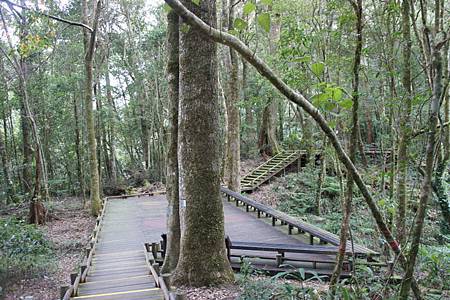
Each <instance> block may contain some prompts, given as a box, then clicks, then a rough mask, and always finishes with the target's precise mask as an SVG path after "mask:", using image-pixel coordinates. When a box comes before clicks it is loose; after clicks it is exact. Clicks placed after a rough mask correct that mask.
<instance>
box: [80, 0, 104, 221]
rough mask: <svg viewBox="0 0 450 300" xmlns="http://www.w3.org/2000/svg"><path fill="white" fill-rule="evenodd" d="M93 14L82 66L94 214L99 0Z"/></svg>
mask: <svg viewBox="0 0 450 300" xmlns="http://www.w3.org/2000/svg"><path fill="white" fill-rule="evenodd" d="M93 5H94V7H93V11H94V15H93V18H92V31H89V30H88V29H86V28H85V29H84V31H83V33H84V49H85V57H84V68H85V73H86V79H85V91H84V92H85V103H84V108H85V118H86V127H87V137H88V146H89V171H90V175H91V184H90V193H91V194H90V195H91V196H90V199H91V212H92V214H93V215H94V216H96V215H98V214H99V212H100V178H99V172H98V168H97V142H96V138H95V122H94V112H93V91H92V88H93V80H92V66H93V62H94V52H95V46H96V45H95V41H96V36H97V27H98V21H99V18H100V10H101V1H100V0H98V1H97V2H95V1H94V2H93ZM82 10H83V11H82V14H83V22H84V23H85V24H88V3H87V0H83V3H82Z"/></svg>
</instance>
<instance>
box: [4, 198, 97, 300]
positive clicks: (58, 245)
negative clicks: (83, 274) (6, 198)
mask: <svg viewBox="0 0 450 300" xmlns="http://www.w3.org/2000/svg"><path fill="white" fill-rule="evenodd" d="M47 209H48V211H49V213H50V215H51V218H50V220H49V221H47V223H46V224H45V225H44V226H41V227H40V229H41V230H42V231H43V234H44V236H45V237H46V239H48V240H49V241H50V243H51V247H52V250H53V254H54V255H53V257H52V260H51V262H50V264H49V265H48V266H47V268H44V269H43V270H41V271H39V272H38V273H37V274H36V273H34V274H28V275H26V274H17V275H16V276H15V278H16V279H15V280H13V281H10V282H8V283H7V285H5V286H7V288H6V290H5V295H4V299H6V300H13V299H20V300H48V299H52V300H54V299H58V297H59V287H60V286H61V285H66V284H67V283H68V282H69V274H70V273H71V272H73V271H74V270H76V268H77V267H78V265H79V263H80V260H81V254H82V253H81V251H82V249H83V246H84V245H85V244H86V243H87V240H88V237H89V234H90V233H91V232H92V230H93V228H94V224H95V218H94V217H92V216H91V215H90V212H89V210H87V209H83V207H82V204H81V200H80V199H79V198H74V197H68V198H61V199H53V200H52V202H51V203H49V204H47ZM27 213H28V206H19V207H14V208H11V207H10V208H8V210H7V211H2V212H0V218H1V217H6V216H8V217H11V216H16V217H21V218H25V219H26V216H27ZM2 285H3V283H2ZM5 286H4V287H5ZM0 297H1V296H0Z"/></svg>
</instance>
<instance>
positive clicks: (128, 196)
mask: <svg viewBox="0 0 450 300" xmlns="http://www.w3.org/2000/svg"><path fill="white" fill-rule="evenodd" d="M165 193H166V191H165V190H162V191H154V192H148V193H136V194H129V195H118V196H109V197H107V199H108V200H113V199H125V198H131V197H144V196H156V195H163V194H165Z"/></svg>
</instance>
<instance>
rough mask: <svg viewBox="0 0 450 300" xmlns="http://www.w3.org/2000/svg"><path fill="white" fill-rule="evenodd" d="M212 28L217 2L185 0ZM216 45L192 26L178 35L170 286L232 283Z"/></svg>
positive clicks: (214, 23)
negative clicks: (176, 231) (175, 253)
mask: <svg viewBox="0 0 450 300" xmlns="http://www.w3.org/2000/svg"><path fill="white" fill-rule="evenodd" d="M185 4H186V6H187V7H189V9H190V10H191V11H192V12H194V13H195V14H196V15H197V16H199V17H200V18H201V19H203V20H204V21H205V22H207V23H208V24H210V25H211V26H212V27H215V26H216V3H215V0H208V1H207V0H203V1H200V4H199V5H196V4H194V3H192V2H191V1H185ZM216 52H217V46H216V44H215V43H214V42H212V41H209V40H205V39H204V35H203V34H202V33H201V31H200V30H199V29H197V28H195V27H190V29H189V30H188V31H187V32H180V105H179V109H180V111H179V129H178V130H179V133H178V134H179V140H178V144H179V172H180V209H181V213H182V215H183V222H182V226H181V227H182V234H181V251H180V258H179V261H178V265H177V268H176V271H175V274H174V276H173V279H172V283H173V284H174V285H177V286H179V285H189V286H209V285H215V284H222V283H230V282H232V281H233V280H234V275H233V271H232V270H231V267H230V264H229V262H228V259H227V256H226V251H225V230H224V215H223V205H222V199H221V196H220V161H221V150H220V147H221V143H220V136H219V134H220V123H219V119H220V117H219V111H220V103H219V99H218V73H217V53H216Z"/></svg>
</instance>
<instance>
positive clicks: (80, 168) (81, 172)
mask: <svg viewBox="0 0 450 300" xmlns="http://www.w3.org/2000/svg"><path fill="white" fill-rule="evenodd" d="M77 102H78V101H77V97H76V96H74V97H73V114H74V118H75V154H76V157H77V178H78V184H79V185H80V191H79V192H80V195H81V198H82V200H81V201H82V204H83V207H85V206H86V198H85V192H86V190H85V186H84V168H83V161H82V159H83V153H82V151H83V148H82V147H81V133H80V121H79V120H80V116H79V115H80V113H79V110H78V103H77Z"/></svg>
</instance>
